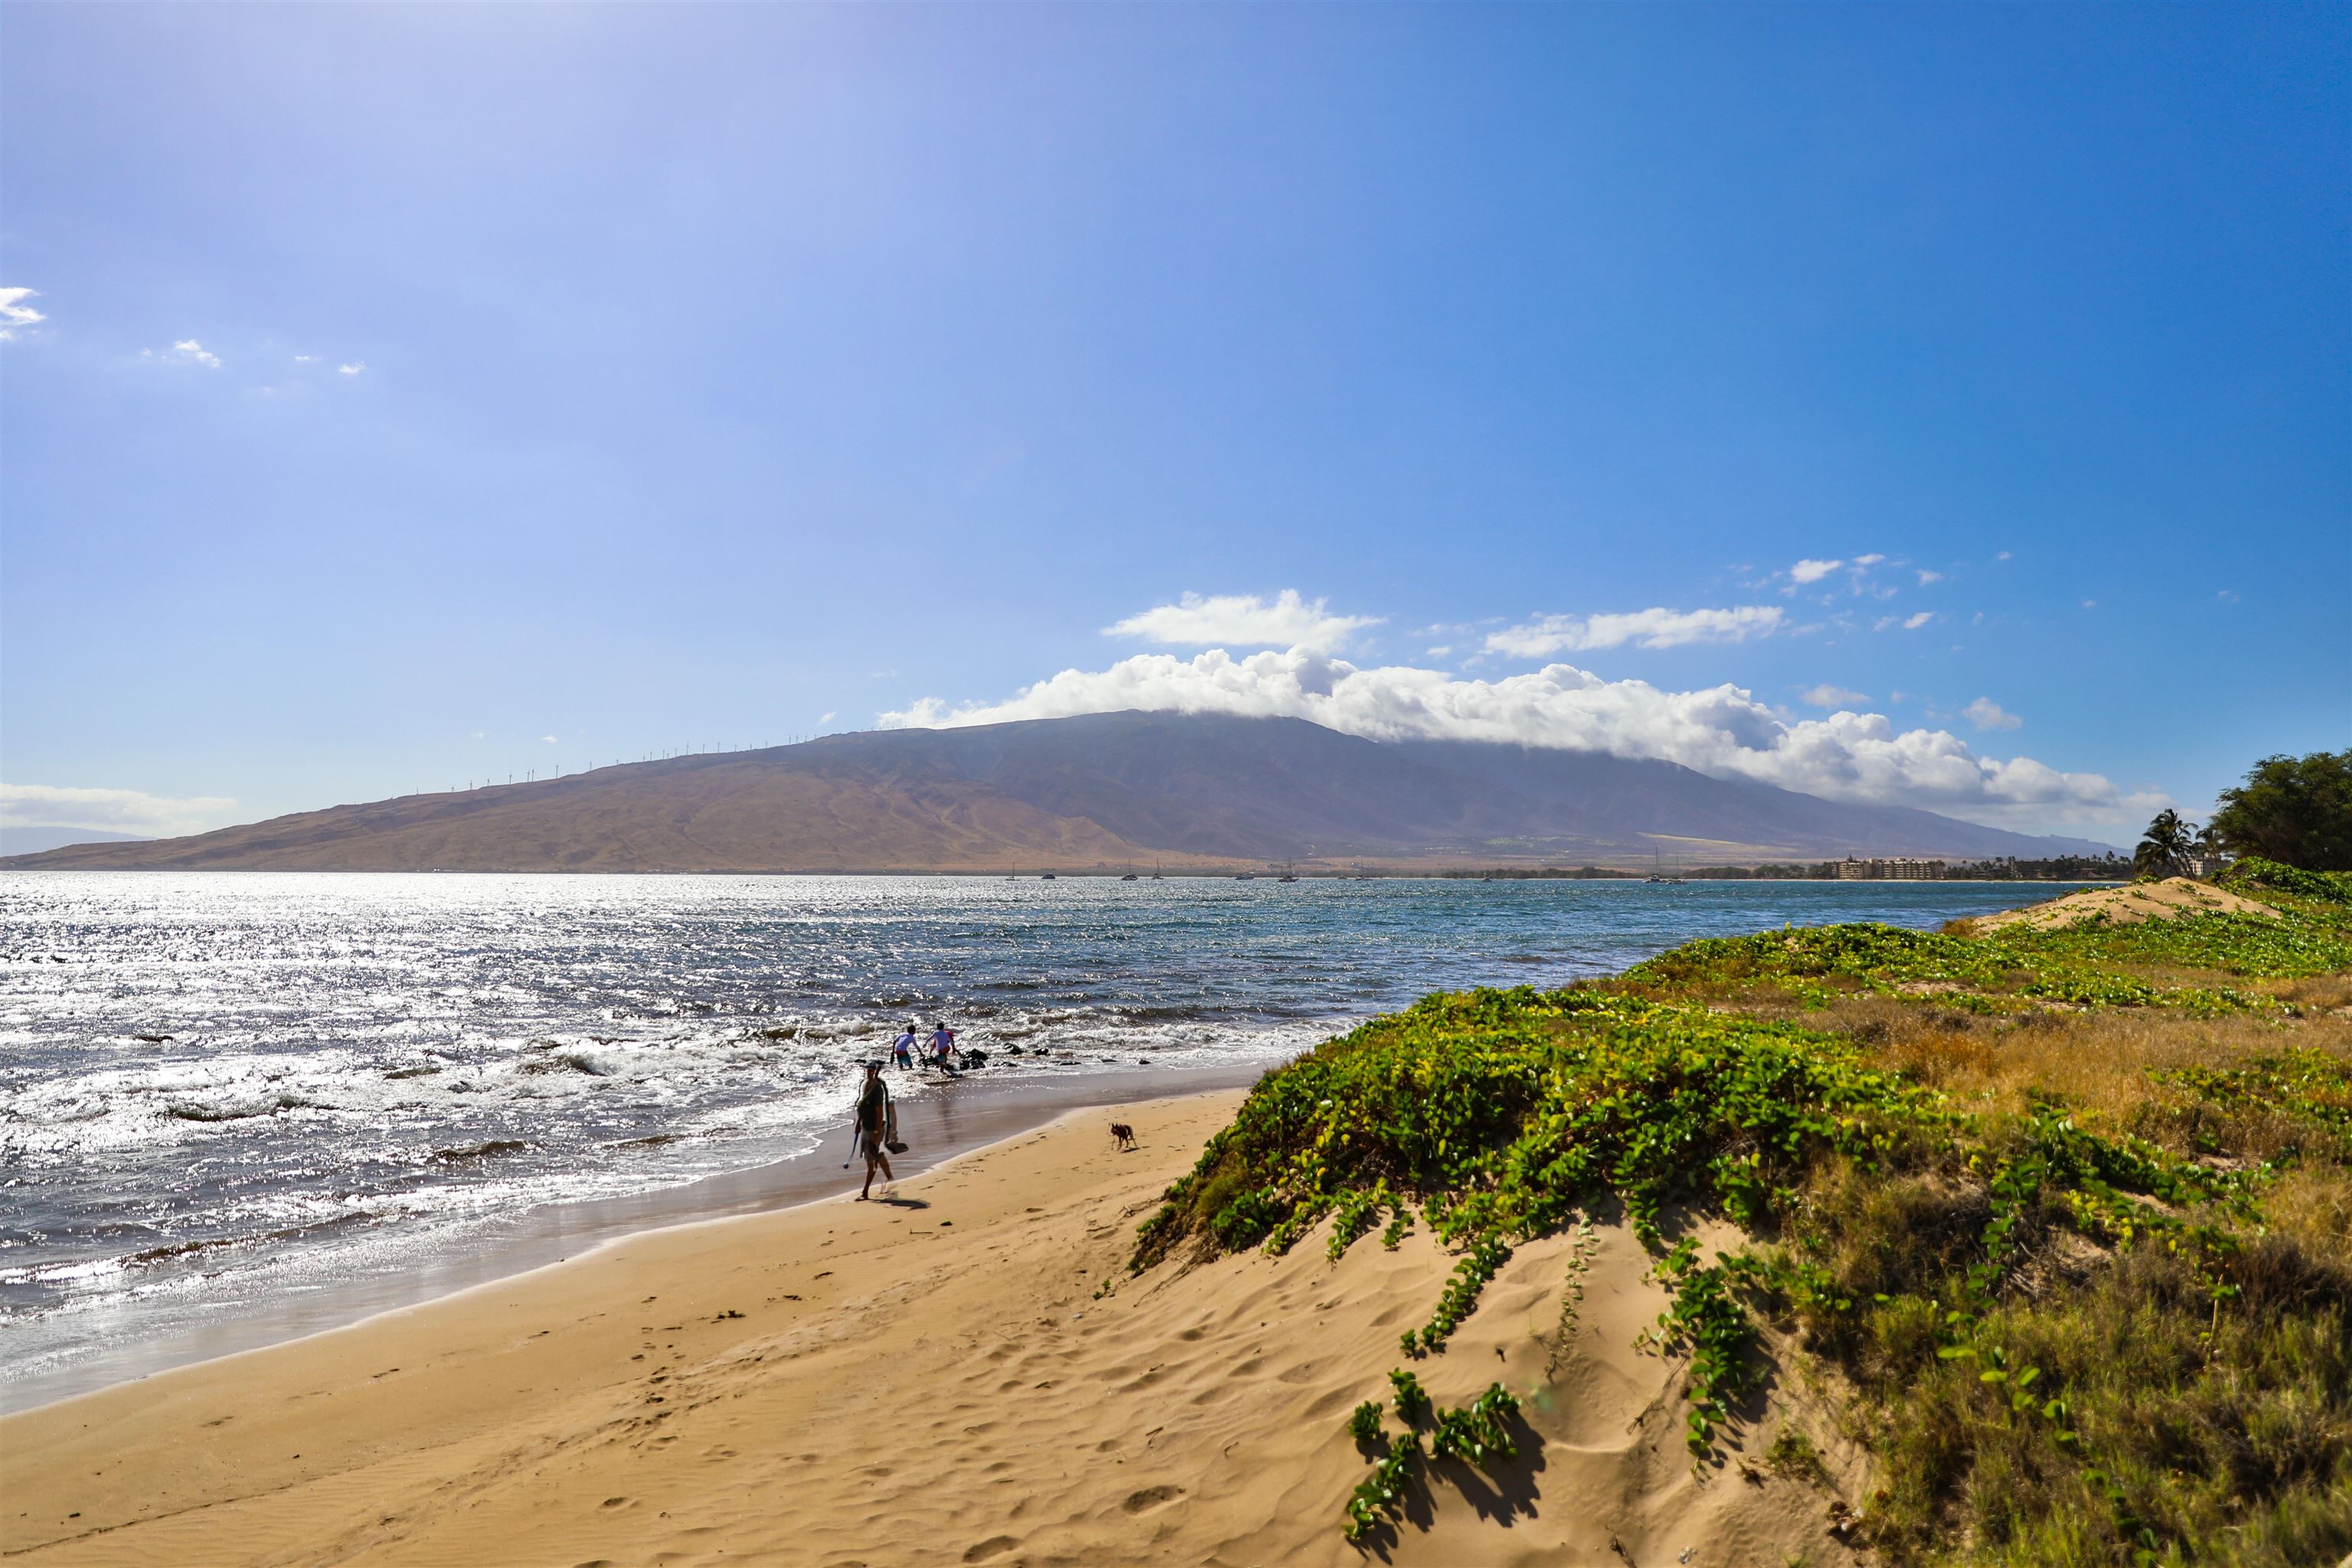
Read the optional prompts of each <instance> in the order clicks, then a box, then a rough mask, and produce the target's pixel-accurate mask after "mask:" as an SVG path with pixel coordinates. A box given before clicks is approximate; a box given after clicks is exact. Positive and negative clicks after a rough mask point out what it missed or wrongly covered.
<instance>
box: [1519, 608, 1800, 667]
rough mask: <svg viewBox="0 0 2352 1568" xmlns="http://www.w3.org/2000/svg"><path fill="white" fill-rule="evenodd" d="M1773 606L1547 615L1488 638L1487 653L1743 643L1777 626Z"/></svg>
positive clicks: (1538, 653)
mask: <svg viewBox="0 0 2352 1568" xmlns="http://www.w3.org/2000/svg"><path fill="white" fill-rule="evenodd" d="M1779 628H1780V607H1779V606H1778V605H1740V606H1738V608H1737V609H1729V610H1668V609H1648V610H1636V611H1634V612H1633V614H1631V615H1623V616H1544V617H1543V618H1542V619H1540V620H1538V621H1534V622H1531V623H1529V624H1528V625H1526V626H1507V627H1505V628H1504V629H1503V630H1501V631H1499V632H1493V633H1490V634H1488V636H1487V637H1486V651H1487V652H1488V653H1499V654H1506V655H1508V656H1509V657H1511V658H1544V657H1545V656H1546V655H1549V654H1555V653H1567V652H1570V651H1576V650H1581V649H1585V648H1596V647H1622V646H1623V645H1624V644H1626V643H1629V642H1630V643H1633V644H1635V645H1637V646H1639V647H1683V646H1684V645H1685V644H1688V643H1703V642H1746V641H1747V640H1748V638H1749V637H1769V636H1771V635H1772V633H1773V632H1775V631H1776V630H1778V629H1779Z"/></svg>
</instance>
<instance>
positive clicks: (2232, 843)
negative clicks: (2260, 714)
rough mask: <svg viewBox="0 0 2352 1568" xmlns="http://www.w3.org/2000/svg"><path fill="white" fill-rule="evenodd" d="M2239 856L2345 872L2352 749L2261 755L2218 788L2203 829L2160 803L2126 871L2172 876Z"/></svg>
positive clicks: (2350, 844)
mask: <svg viewBox="0 0 2352 1568" xmlns="http://www.w3.org/2000/svg"><path fill="white" fill-rule="evenodd" d="M2244 855H2259V856H2261V857H2262V858H2263V859H2265V860H2276V861H2280V862H2282V863H2283V864H2285V865H2288V866H2300V867H2302V868H2304V869H2305V870H2306V871H2352V750H2347V751H2342V752H2312V753H2311V754H2310V755H2308V756H2303V757H2290V756H2284V755H2281V756H2273V757H2264V758H2263V760H2262V761H2261V762H2258V763H2255V764H2254V765H2253V766H2252V767H2251V768H2249V769H2247V770H2246V777H2245V782H2244V783H2242V784H2234V785H2232V786H2231V787H2230V788H2228V789H2225V790H2223V791H2222V792H2221V795H2220V797H2219V800H2218V803H2217V805H2216V806H2215V809H2214V812H2213V820H2212V821H2210V822H2209V823H2207V824H2205V826H2202V827H2200V826H2198V825H2197V824H2195V823H2193V822H2189V821H2187V820H2185V819H2184V818H2183V817H2182V816H2181V815H2180V814H2179V812H2177V811H2175V810H2173V809H2172V808H2171V807H2169V806H2167V807H2166V808H2165V809H2164V810H2162V811H2160V812H2158V813H2157V814H2156V818H2155V820H2154V821H2152V822H2150V823H2149V824H2148V825H2147V833H2146V834H2144V835H2143V836H2142V837H2141V838H2140V841H2139V847H2138V848H2137V850H2135V851H2134V852H2133V854H2132V869H2133V870H2134V871H2136V872H2137V873H2138V874H2139V875H2141V876H2143V877H2178V876H2181V875H2183V874H2185V873H2186V872H2187V871H2188V870H2189V867H2190V865H2191V864H2192V863H2194V862H2200V861H2206V860H2213V859H2218V858H2222V857H2224V856H2231V857H2235V856H2244Z"/></svg>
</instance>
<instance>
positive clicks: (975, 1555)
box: [963, 1535, 1021, 1563]
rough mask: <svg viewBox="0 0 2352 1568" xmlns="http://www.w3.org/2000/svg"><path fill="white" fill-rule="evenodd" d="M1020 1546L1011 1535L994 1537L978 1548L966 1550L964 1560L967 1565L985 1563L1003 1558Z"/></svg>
mask: <svg viewBox="0 0 2352 1568" xmlns="http://www.w3.org/2000/svg"><path fill="white" fill-rule="evenodd" d="M1020 1544H1021V1543H1020V1542H1017V1541H1015V1540H1013V1537H1011V1536H1009V1535H992V1536H990V1537H989V1538H988V1539H987V1540H985V1541H983V1542H981V1543H980V1544H978V1545H977V1546H972V1547H968V1548H966V1549H965V1551H964V1554H963V1560H964V1561H965V1562H967V1563H985V1562H987V1561H988V1560H989V1559H990V1558H992V1557H1001V1556H1003V1554H1004V1553H1005V1552H1010V1551H1012V1550H1013V1548H1014V1547H1016V1546H1018V1545H1020Z"/></svg>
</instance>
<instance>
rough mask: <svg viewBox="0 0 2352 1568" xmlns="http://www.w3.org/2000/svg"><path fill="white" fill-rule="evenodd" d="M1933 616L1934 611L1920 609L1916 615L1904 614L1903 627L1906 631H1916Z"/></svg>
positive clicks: (1934, 615) (1934, 616) (1933, 617)
mask: <svg viewBox="0 0 2352 1568" xmlns="http://www.w3.org/2000/svg"><path fill="white" fill-rule="evenodd" d="M1935 618H1936V612H1935V611H1933V610H1922V611H1920V612H1919V613H1918V614H1917V615H1916V616H1904V617H1903V629H1904V630H1905V631H1906V632H1916V631H1917V630H1918V629H1919V628H1920V627H1921V626H1926V625H1927V623H1928V622H1929V621H1932V620H1934V619H1935Z"/></svg>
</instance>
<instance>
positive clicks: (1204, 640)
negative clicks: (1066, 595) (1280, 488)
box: [1103, 588, 1381, 651]
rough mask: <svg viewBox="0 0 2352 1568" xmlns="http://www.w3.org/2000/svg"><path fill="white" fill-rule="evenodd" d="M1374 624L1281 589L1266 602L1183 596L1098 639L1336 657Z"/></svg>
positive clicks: (1253, 597)
mask: <svg viewBox="0 0 2352 1568" xmlns="http://www.w3.org/2000/svg"><path fill="white" fill-rule="evenodd" d="M1380 624H1381V622H1380V617H1379V616H1335V615H1333V614H1331V613H1330V611H1329V609H1328V602H1327V601H1325V600H1322V599H1315V600H1311V601H1310V600H1307V599H1302V598H1300V597H1299V596H1298V590H1297V589H1296V588H1285V589H1284V590H1283V591H1282V592H1281V593H1279V594H1277V595H1275V597H1274V598H1273V599H1271V600H1267V599H1262V598H1260V597H1259V596H1258V595H1255V594H1221V595H1216V596H1215V597H1213V598H1202V596H1201V595H1198V594H1187V595H1184V596H1183V597H1182V598H1181V599H1179V600H1177V601H1176V603H1174V604H1172V605H1159V606H1158V607H1156V608H1153V609H1149V610H1146V611H1144V612H1143V613H1142V614H1141V615H1139V616H1128V617H1127V619H1125V620H1123V621H1120V622H1118V624H1117V625H1115V626H1105V627H1104V628H1103V636H1105V637H1133V638H1135V639H1136V640H1137V641H1139V642H1153V643H1165V644H1168V645H1170V646H1171V647H1210V646H1212V645H1215V644H1229V645H1231V646H1233V647H1311V648H1322V649H1325V650H1327V651H1336V650H1338V649H1339V648H1343V647H1347V646H1348V639H1349V637H1353V636H1355V634H1356V633H1358V632H1360V631H1361V630H1363V629H1364V628H1365V627H1366V626H1379V625H1380Z"/></svg>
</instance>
